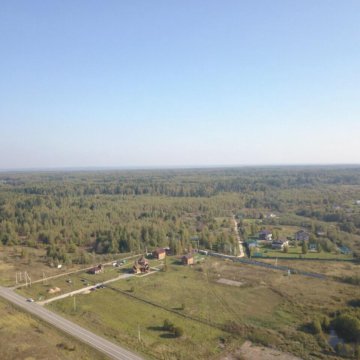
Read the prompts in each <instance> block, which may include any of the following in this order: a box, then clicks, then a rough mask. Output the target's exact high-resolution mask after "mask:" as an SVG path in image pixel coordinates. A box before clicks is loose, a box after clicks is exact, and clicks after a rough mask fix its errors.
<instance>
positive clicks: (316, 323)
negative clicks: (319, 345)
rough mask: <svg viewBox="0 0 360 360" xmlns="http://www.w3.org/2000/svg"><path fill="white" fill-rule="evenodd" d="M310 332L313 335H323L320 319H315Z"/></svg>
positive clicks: (310, 326) (310, 325)
mask: <svg viewBox="0 0 360 360" xmlns="http://www.w3.org/2000/svg"><path fill="white" fill-rule="evenodd" d="M309 330H310V332H311V333H312V334H321V332H322V329H321V324H320V321H319V319H314V320H313V321H312V322H311V323H310V324H309Z"/></svg>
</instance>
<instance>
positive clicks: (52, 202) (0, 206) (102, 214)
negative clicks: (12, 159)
mask: <svg viewBox="0 0 360 360" xmlns="http://www.w3.org/2000/svg"><path fill="white" fill-rule="evenodd" d="M357 199H360V168H334V167H329V168H314V167H308V168H300V167H289V168H286V167H284V168H240V169H230V168H229V169H193V170H163V171H160V170H156V171H155V170H149V171H135V170H134V171H112V172H105V171H104V172H103V171H97V172H53V173H14V174H0V242H1V243H2V244H3V245H7V246H11V245H16V244H22V245H27V246H32V247H43V248H46V249H47V253H48V256H49V257H50V258H53V259H58V260H60V261H70V260H71V259H72V258H74V257H75V255H76V257H77V258H78V259H79V258H80V261H83V260H84V259H83V258H85V260H86V256H87V254H88V253H92V252H95V253H102V254H106V253H116V252H131V251H139V250H141V251H143V250H146V248H150V249H151V248H153V247H156V246H171V247H172V249H173V250H174V252H175V253H181V252H183V251H185V250H187V249H189V247H190V246H195V244H196V246H197V245H200V246H202V247H206V248H212V249H214V250H216V251H222V252H228V253H234V251H236V241H235V238H236V237H235V232H234V228H233V223H232V221H231V220H230V219H231V217H232V215H233V214H235V215H241V216H243V217H252V218H258V219H259V221H260V220H261V221H262V224H263V225H264V226H266V224H272V225H281V224H283V225H296V226H299V227H308V228H311V227H314V229H312V231H313V232H314V231H317V230H318V229H321V226H322V228H324V226H323V225H321V226H320V225H318V224H317V222H320V221H324V222H326V221H328V222H329V227H328V228H327V229H326V234H327V238H328V239H330V241H331V242H332V243H336V244H339V243H342V241H344V240H345V242H346V241H347V238H346V237H345V236H344V233H343V231H347V232H348V233H349V236H351V237H349V239H348V240H349V241H350V242H351V241H352V242H354V241H356V233H358V231H359V216H360V211H359V210H360V206H359V207H356V206H353V207H351V206H350V205H349V204H353V203H354V201H355V200H357ZM340 205H341V209H342V210H341V211H340V212H337V210H336V211H335V210H334V211H333V212H330V211H329V209H334V208H335V207H336V206H340ZM269 212H276V213H277V215H278V216H277V217H276V218H267V216H266V215H267V213H269ZM339 214H340V215H341V216H338V215H339ZM335 215H336V216H335ZM314 223H315V225H314ZM317 227H318V228H317ZM244 235H246V234H244ZM353 237H354V238H353ZM354 239H355V240H354ZM79 249H80V250H81V253H79V251H80V250H79ZM69 259H70V260H69ZM85 260H84V261H85Z"/></svg>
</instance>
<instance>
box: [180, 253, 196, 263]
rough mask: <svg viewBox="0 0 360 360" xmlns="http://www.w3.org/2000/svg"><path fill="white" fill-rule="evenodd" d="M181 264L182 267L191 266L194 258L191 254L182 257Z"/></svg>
mask: <svg viewBox="0 0 360 360" xmlns="http://www.w3.org/2000/svg"><path fill="white" fill-rule="evenodd" d="M181 262H182V263H183V264H184V265H193V264H194V256H193V255H192V254H187V255H184V256H183V257H182V258H181Z"/></svg>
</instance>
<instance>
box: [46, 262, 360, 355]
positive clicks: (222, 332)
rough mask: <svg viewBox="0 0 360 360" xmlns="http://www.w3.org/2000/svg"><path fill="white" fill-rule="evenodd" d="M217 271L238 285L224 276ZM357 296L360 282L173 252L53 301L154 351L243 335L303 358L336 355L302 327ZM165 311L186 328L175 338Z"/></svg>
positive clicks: (101, 329) (220, 346)
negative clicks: (132, 273) (157, 265)
mask: <svg viewBox="0 0 360 360" xmlns="http://www.w3.org/2000/svg"><path fill="white" fill-rule="evenodd" d="M336 265H337V264H336ZM336 265H335V266H336ZM330 266H331V265H329V267H330ZM219 279H227V280H232V281H237V282H239V283H241V286H230V285H224V284H220V283H218V280H219ZM314 289H316V290H315V291H314ZM359 297H360V289H359V287H355V286H351V285H347V284H342V283H339V282H333V281H330V280H329V281H328V280H319V279H312V278H307V277H303V276H300V275H292V276H291V277H288V276H286V274H285V273H282V272H279V271H271V270H267V269H263V268H258V267H254V266H250V265H242V264H235V263H232V262H230V261H223V260H218V259H211V258H208V259H207V260H206V261H205V262H203V263H202V264H199V265H196V266H193V267H185V266H182V265H178V262H177V260H176V259H173V260H171V259H168V266H167V271H165V272H158V273H155V274H152V275H149V276H145V277H133V278H130V279H128V280H126V281H119V282H115V283H112V284H111V287H110V288H106V289H102V290H98V291H96V292H92V293H90V294H87V295H80V296H77V306H76V309H74V307H73V301H72V299H69V298H68V299H64V300H60V301H57V302H54V303H51V304H50V305H49V308H51V309H53V310H55V311H57V312H60V313H62V314H64V315H65V316H67V317H69V318H71V319H72V320H74V321H76V322H79V323H80V324H82V325H83V326H86V327H88V328H90V329H92V330H93V331H95V332H98V333H99V334H102V335H105V336H107V337H109V338H110V339H112V340H115V341H118V342H119V343H121V344H122V345H125V346H128V347H130V348H133V349H136V350H138V351H140V352H142V353H144V354H146V355H147V356H149V357H151V358H156V359H188V358H190V357H191V358H197V359H218V358H221V356H222V354H224V353H227V352H232V351H234V350H235V349H236V348H238V347H239V346H241V344H242V343H243V341H244V339H250V340H251V341H253V342H256V343H261V344H264V345H268V346H272V347H276V348H278V349H281V350H285V351H288V352H290V353H293V354H295V355H298V356H301V357H302V358H303V359H313V358H314V357H313V356H314V355H313V354H317V355H316V356H317V358H320V359H321V358H322V359H330V358H335V357H332V356H333V355H332V354H331V353H327V355H324V353H323V352H324V351H330V349H329V348H328V346H327V345H326V343H324V340H323V339H318V338H316V337H314V336H313V335H310V334H308V333H306V331H302V330H301V329H302V328H303V327H304V325H305V324H306V323H308V322H310V321H311V320H312V319H314V318H315V317H321V316H323V315H328V314H330V313H332V312H335V311H337V310H338V309H340V308H343V307H346V306H347V302H348V301H349V300H353V299H355V298H359ZM165 319H169V320H171V321H172V322H173V323H174V324H175V325H176V326H180V327H181V328H182V329H183V331H184V335H183V336H182V337H180V338H174V337H172V335H171V334H169V333H168V332H167V331H164V330H163V328H162V324H163V322H164V320H165ZM139 333H140V335H139ZM139 338H140V340H139ZM311 354H312V355H311Z"/></svg>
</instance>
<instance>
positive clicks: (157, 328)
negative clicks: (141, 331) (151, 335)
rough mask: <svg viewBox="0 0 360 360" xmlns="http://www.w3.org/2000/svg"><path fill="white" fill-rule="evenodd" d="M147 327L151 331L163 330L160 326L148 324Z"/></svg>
mask: <svg viewBox="0 0 360 360" xmlns="http://www.w3.org/2000/svg"><path fill="white" fill-rule="evenodd" d="M147 329H148V330H153V331H164V328H163V327H162V326H148V327H147Z"/></svg>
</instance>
